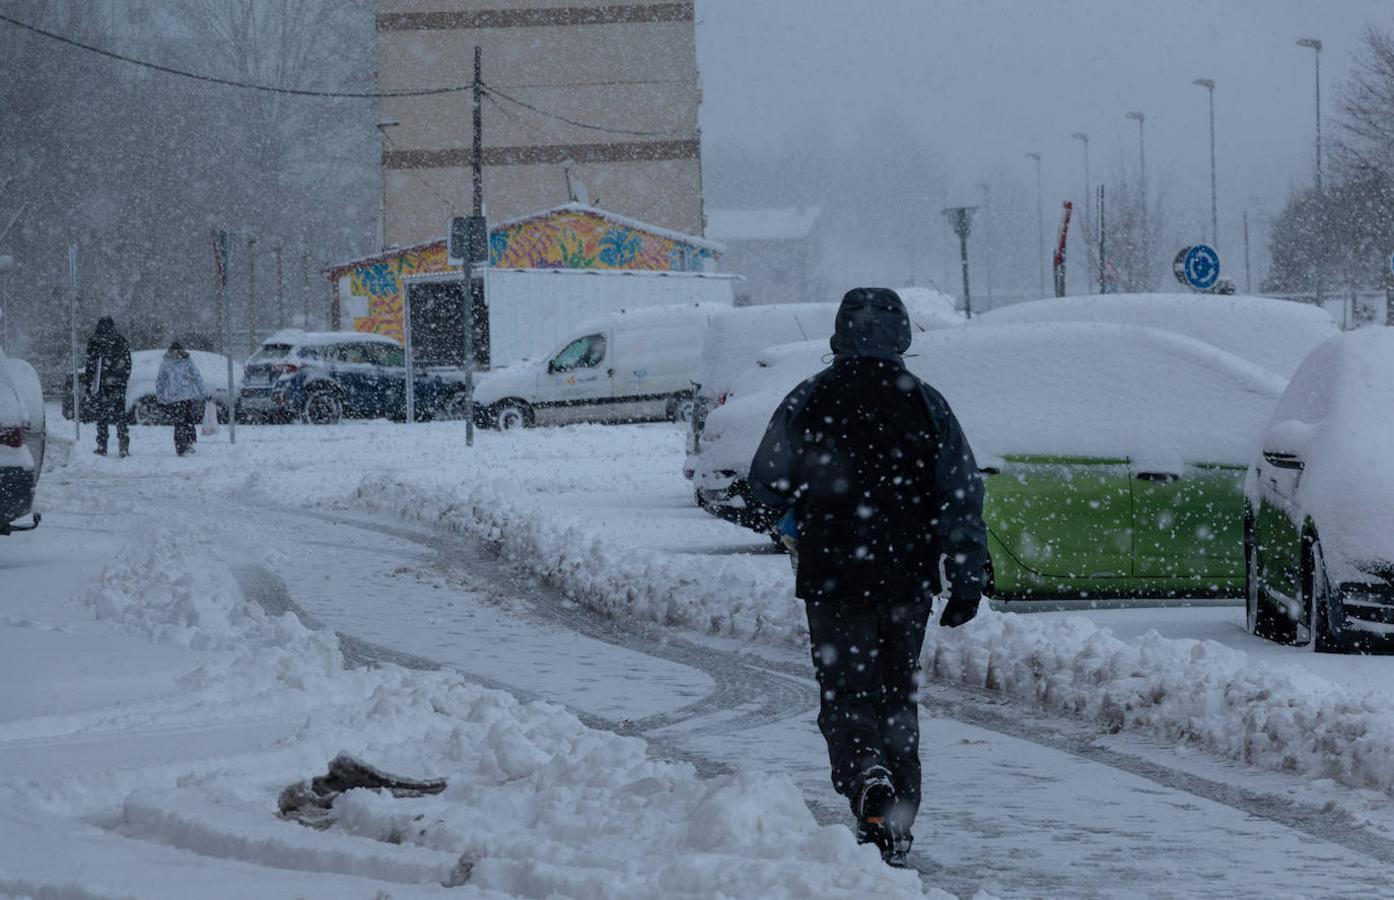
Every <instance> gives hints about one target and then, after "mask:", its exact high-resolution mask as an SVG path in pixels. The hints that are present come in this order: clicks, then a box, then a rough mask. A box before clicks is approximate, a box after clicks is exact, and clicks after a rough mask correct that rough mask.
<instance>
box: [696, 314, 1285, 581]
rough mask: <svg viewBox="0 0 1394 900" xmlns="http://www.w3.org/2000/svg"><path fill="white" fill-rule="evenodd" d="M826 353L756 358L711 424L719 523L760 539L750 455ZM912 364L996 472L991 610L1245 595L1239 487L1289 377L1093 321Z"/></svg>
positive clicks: (951, 343)
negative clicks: (1052, 600) (1092, 599)
mask: <svg viewBox="0 0 1394 900" xmlns="http://www.w3.org/2000/svg"><path fill="white" fill-rule="evenodd" d="M826 353H827V345H826V344H825V343H823V342H821V341H820V342H809V343H804V344H796V345H789V346H784V347H775V348H771V349H769V350H766V351H763V352H762V353H761V354H760V359H759V362H758V364H757V365H756V366H755V367H753V368H752V369H750V370H747V372H746V373H745V374H744V375H743V376H742V378H741V380H740V384H739V386H738V388H737V393H738V396H736V397H735V398H734V399H732V400H729V401H728V402H727V403H726V404H725V405H724V406H722V407H720V408H718V409H716V410H714V411H713V412H712V414H711V415H710V416H709V417H708V419H707V428H706V437H705V440H704V441H703V446H702V452H701V453H700V454H699V456H698V464H697V472H696V474H695V476H694V479H693V482H694V486H695V488H696V490H697V491H698V492H699V496H700V497H701V504H702V506H703V507H705V508H706V509H707V510H708V511H709V512H711V513H713V514H714V515H718V516H720V517H722V518H726V519H729V520H731V521H735V522H738V523H740V524H743V525H746V526H748V527H751V528H756V529H759V528H762V527H764V526H766V525H767V524H768V522H769V520H770V518H771V511H769V510H767V509H764V508H763V507H761V506H760V505H759V503H758V502H757V501H756V500H755V499H754V497H753V496H752V495H751V492H750V489H749V484H748V481H747V479H748V475H749V466H750V460H751V457H752V456H753V455H754V453H755V449H756V447H757V446H758V445H759V442H760V439H761V437H762V436H763V434H764V431H765V426H766V424H767V423H768V422H769V419H770V416H771V415H772V413H773V412H774V410H775V408H776V407H777V406H778V404H779V403H780V401H781V400H782V399H783V398H784V397H785V395H786V394H787V393H788V392H789V391H790V390H791V389H792V388H793V387H794V386H795V385H796V384H798V382H799V381H800V380H802V379H804V378H807V377H809V376H810V375H813V374H814V373H816V372H817V371H818V370H820V369H821V368H823V366H824V365H825V363H824V358H825V355H826ZM906 364H907V366H908V367H909V368H910V370H911V371H912V372H914V373H915V374H916V375H918V376H919V377H920V378H922V379H924V380H925V381H926V382H927V383H928V384H930V385H931V386H933V387H934V388H936V389H937V390H939V391H940V392H941V393H942V394H943V395H944V396H945V397H946V398H947V399H948V401H949V403H950V405H951V406H952V407H953V409H954V412H955V413H956V415H957V416H958V418H959V421H960V422H961V423H962V425H963V428H964V431H965V433H966V434H967V436H968V440H969V443H970V444H971V446H972V447H973V450H974V453H975V454H976V456H977V459H978V463H979V465H980V466H981V467H982V469H983V471H984V473H985V474H986V488H987V502H986V508H985V516H986V519H987V522H988V531H989V546H990V553H991V558H992V578H993V583H994V590H995V592H996V595H997V596H999V597H1003V598H1006V599H1018V598H1020V599H1030V598H1041V597H1061V596H1065V597H1077V596H1082V595H1089V596H1112V597H1118V596H1136V595H1144V596H1154V597H1155V596H1171V595H1175V596H1183V595H1185V596H1191V595H1224V596H1236V597H1237V596H1239V594H1240V592H1241V591H1242V589H1243V585H1244V559H1243V506H1244V498H1243V485H1244V476H1245V472H1246V470H1247V468H1248V464H1249V460H1251V459H1252V457H1253V454H1254V453H1255V452H1256V451H1257V448H1258V445H1259V441H1260V437H1261V435H1262V431H1263V426H1264V423H1265V422H1266V421H1267V420H1268V417H1269V415H1270V413H1271V412H1272V410H1273V408H1274V406H1275V404H1276V403H1277V401H1278V397H1279V396H1280V395H1281V394H1282V389H1283V385H1284V380H1283V379H1282V378H1280V377H1279V376H1277V375H1275V374H1273V373H1272V372H1269V371H1267V370H1266V369H1263V368H1262V367H1260V366H1257V365H1254V364H1253V363H1251V362H1249V361H1247V360H1244V359H1240V358H1239V357H1237V356H1235V355H1234V354H1231V353H1227V352H1225V351H1223V350H1220V349H1218V348H1217V347H1214V346H1212V345H1210V344H1205V343H1202V342H1200V341H1197V340H1194V339H1191V338H1188V337H1185V336H1183V335H1178V334H1175V333H1173V332H1168V331H1162V330H1160V329H1153V328H1140V327H1135V326H1127V325H1113V324H1106V323H1084V322H1062V323H1044V324H1033V325H1003V326H1000V327H996V328H959V329H952V330H942V331H936V332H928V333H921V334H916V335H915V337H914V343H913V344H912V346H911V348H910V355H907V357H906Z"/></svg>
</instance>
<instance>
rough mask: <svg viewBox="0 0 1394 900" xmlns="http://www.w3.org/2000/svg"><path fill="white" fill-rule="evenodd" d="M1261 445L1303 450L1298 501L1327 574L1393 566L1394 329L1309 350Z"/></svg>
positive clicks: (1336, 576) (1366, 331)
mask: <svg viewBox="0 0 1394 900" xmlns="http://www.w3.org/2000/svg"><path fill="white" fill-rule="evenodd" d="M1264 444H1265V449H1271V450H1278V451H1281V452H1285V453H1295V454H1297V455H1298V456H1299V457H1300V458H1301V459H1302V461H1303V464H1304V469H1303V472H1302V477H1301V479H1300V480H1299V481H1298V482H1297V505H1298V508H1299V512H1300V514H1301V516H1302V518H1306V517H1308V516H1310V517H1311V519H1312V521H1313V522H1314V523H1315V525H1316V528H1317V535H1318V537H1319V538H1320V539H1321V544H1322V551H1323V554H1324V556H1325V558H1326V563H1327V567H1328V570H1329V574H1330V576H1331V577H1332V579H1333V580H1335V581H1369V580H1372V579H1371V575H1372V574H1374V573H1375V572H1377V571H1379V570H1381V569H1383V570H1386V571H1388V570H1391V569H1394V565H1392V564H1394V475H1391V473H1392V472H1394V463H1391V460H1394V330H1391V329H1388V328H1383V327H1378V328H1362V329H1359V330H1357V331H1353V332H1349V333H1346V334H1341V335H1338V336H1337V337H1333V338H1331V339H1330V340H1329V341H1327V342H1326V343H1324V344H1322V345H1321V346H1320V347H1318V348H1317V349H1316V350H1314V351H1313V352H1312V354H1311V355H1310V356H1308V357H1307V359H1306V361H1305V362H1303V364H1302V367H1301V368H1300V369H1298V370H1297V374H1296V375H1294V376H1293V378H1292V382H1291V383H1290V384H1289V385H1288V389H1287V392H1286V393H1285V394H1284V395H1283V399H1282V400H1281V401H1280V402H1279V404H1278V408H1277V410H1275V412H1274V414H1273V421H1272V422H1271V423H1270V426H1269V431H1268V434H1267V437H1266V438H1265V440H1264ZM1362 573H1363V574H1362Z"/></svg>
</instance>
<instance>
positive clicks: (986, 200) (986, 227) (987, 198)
mask: <svg viewBox="0 0 1394 900" xmlns="http://www.w3.org/2000/svg"><path fill="white" fill-rule="evenodd" d="M978 190H980V191H982V192H983V239H984V240H985V241H986V242H987V266H986V267H985V268H986V270H987V308H988V309H992V308H993V307H995V306H996V305H997V299H996V298H995V297H994V296H993V295H992V257H993V256H994V254H995V253H996V252H997V251H996V249H995V244H994V242H993V239H992V226H993V224H994V220H993V218H992V188H991V187H989V186H988V183H987V182H986V181H980V182H978ZM913 265H914V257H913V256H912V257H911V268H912V273H911V274H912V276H913ZM910 281H911V283H912V284H913V283H914V278H913V277H912V278H911V279H910Z"/></svg>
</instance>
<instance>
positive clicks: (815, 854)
mask: <svg viewBox="0 0 1394 900" xmlns="http://www.w3.org/2000/svg"><path fill="white" fill-rule="evenodd" d="M573 535H574V533H573ZM142 544H145V545H146V546H147V549H132V550H131V551H129V552H128V553H126V554H125V555H123V556H122V557H121V558H119V559H117V560H116V561H115V562H114V563H113V564H112V565H111V566H109V567H108V569H107V571H106V572H105V573H104V574H103V576H102V578H101V582H100V584H99V585H98V586H97V587H96V588H95V589H94V590H93V591H91V592H90V593H89V595H88V596H87V597H86V598H85V602H86V604H87V605H88V606H89V608H90V609H91V610H92V611H93V613H94V614H95V615H96V616H98V617H99V618H101V619H103V620H107V621H110V622H111V623H113V624H114V625H116V626H118V627H120V628H123V629H125V630H127V631H128V632H130V633H132V634H134V635H137V636H139V637H141V638H144V639H147V640H150V641H155V642H160V643H172V644H176V645H178V646H180V647H191V648H197V649H200V650H201V651H203V653H204V654H205V655H206V659H207V662H206V664H205V665H203V666H201V667H200V668H199V669H197V670H196V671H194V672H192V673H190V674H189V675H188V676H186V677H185V678H183V679H181V680H180V681H179V683H178V685H177V689H176V690H175V691H174V693H172V694H170V695H168V696H165V697H163V698H159V699H157V700H154V701H151V700H144V701H141V702H137V703H132V704H126V705H121V704H118V705H117V706H118V708H117V709H116V710H114V711H112V712H110V713H104V714H103V715H102V716H100V717H89V718H87V719H83V718H82V717H70V718H69V719H68V720H66V725H67V731H66V735H67V737H68V738H69V739H70V740H72V739H74V738H75V737H76V736H78V735H81V736H83V737H86V738H89V739H90V738H93V737H96V738H98V739H99V740H100V738H101V736H102V735H103V734H105V735H107V736H108V737H110V738H112V739H113V740H114V742H115V745H116V746H117V748H118V749H116V750H111V749H110V748H109V746H97V747H94V750H93V752H94V754H95V755H94V759H93V763H94V764H93V765H92V766H91V767H90V768H89V769H88V770H87V771H84V772H82V773H80V774H77V775H72V776H68V777H66V778H64V779H60V780H58V781H51V782H47V783H44V782H38V781H32V780H23V779H21V780H18V781H16V780H14V779H10V778H0V805H3V807H4V808H5V810H6V811H7V812H6V815H5V816H0V894H3V893H7V892H18V893H26V894H31V893H36V894H40V895H46V894H49V893H52V894H54V895H61V896H68V895H70V894H71V895H74V896H79V895H81V896H86V895H88V894H92V895H96V894H100V895H101V896H116V895H120V894H123V893H125V894H129V895H132V896H141V897H156V896H159V897H163V896H179V895H180V891H181V889H183V890H187V885H184V886H183V887H182V888H181V883H180V882H179V881H178V880H177V879H176V880H173V881H171V880H167V878H166V875H165V874H163V873H162V871H161V869H160V868H159V867H155V868H152V867H151V865H150V864H148V863H146V862H143V861H142V856H144V855H148V854H149V853H151V852H153V851H152V850H150V849H149V848H164V849H173V850H177V851H185V852H186V853H188V854H197V856H187V857H186V865H187V860H194V859H199V858H202V865H200V867H199V868H200V870H201V871H202V872H203V873H205V874H204V876H203V877H207V878H210V879H213V880H216V881H218V883H220V884H222V883H224V882H227V883H231V884H234V885H238V884H241V885H243V892H242V895H243V896H267V895H269V894H271V893H276V892H278V889H277V888H276V885H278V884H284V883H285V882H284V881H282V880H281V879H284V878H286V877H288V876H287V875H286V873H302V874H303V873H322V874H323V875H325V876H329V875H334V876H355V877H358V878H366V879H373V880H376V881H380V882H388V883H392V884H399V885H422V886H429V885H441V884H445V885H458V884H464V885H465V893H464V894H463V896H482V895H488V896H499V895H500V894H502V895H508V896H527V897H548V896H569V897H607V898H608V897H614V898H636V900H637V898H649V897H655V896H665V897H666V896H671V897H720V896H732V897H735V896H746V897H749V896H760V897H809V896H828V897H861V896H865V895H866V893H867V892H871V893H874V894H878V895H881V896H919V895H921V887H920V883H919V877H918V875H917V874H916V873H913V872H905V871H897V870H892V869H889V868H887V867H886V866H885V865H884V864H883V863H882V862H881V860H880V857H879V855H878V854H877V853H876V851H875V849H874V848H872V847H866V846H858V845H857V844H856V843H855V841H854V839H853V837H852V834H851V832H850V831H849V830H848V829H846V828H845V827H842V826H820V825H818V824H817V823H816V822H815V820H814V819H813V816H812V814H811V813H810V812H809V810H808V808H807V807H806V806H805V804H804V801H803V798H802V795H801V794H800V792H799V790H798V788H797V786H796V785H795V784H794V782H793V781H792V779H790V778H788V777H785V776H770V775H760V774H752V773H743V774H738V775H732V776H725V777H720V778H716V779H709V780H708V779H702V778H699V777H697V775H696V773H695V771H694V770H693V768H692V767H691V765H689V764H687V763H671V762H664V761H660V760H656V759H653V758H651V757H650V756H649V755H648V753H647V747H646V744H645V743H644V742H643V741H642V740H639V739H637V738H632V737H622V736H619V735H616V734H612V733H610V732H604V731H597V730H594V729H590V728H588V727H586V726H584V725H583V724H582V723H581V722H579V721H578V720H577V719H576V718H574V717H573V716H572V715H570V714H569V713H567V712H566V711H565V710H563V709H561V708H560V707H556V706H553V705H550V704H543V703H521V702H519V701H517V700H515V699H513V698H512V697H511V696H510V695H508V694H506V693H503V692H500V691H495V690H489V689H485V688H482V687H479V686H477V685H474V684H471V683H468V682H467V681H466V680H465V679H464V678H462V677H460V676H458V675H456V674H453V673H450V672H414V671H408V670H404V669H401V668H398V667H395V666H383V667H381V668H375V669H370V670H354V671H346V670H344V669H343V667H342V657H341V656H340V655H339V651H338V647H337V640H336V639H335V638H334V637H333V635H331V634H327V633H324V632H317V631H311V630H309V629H306V628H304V627H303V626H302V625H301V624H300V623H299V622H298V621H297V620H296V619H295V617H294V616H293V615H291V614H285V615H281V616H278V617H272V616H267V615H266V614H265V613H264V612H260V611H259V610H258V608H257V607H255V606H254V605H252V604H249V603H248V602H247V601H246V600H245V599H244V598H243V597H241V595H240V593H239V592H238V591H237V588H236V580H235V578H234V576H233V574H232V572H231V571H230V570H229V569H228V568H227V567H226V566H225V565H223V564H222V563H220V562H219V561H218V560H217V559H216V557H215V556H214V555H213V551H212V550H211V549H210V548H208V547H207V546H204V545H202V544H201V543H200V542H199V541H198V537H197V534H189V533H182V532H181V533H177V534H176V533H172V532H171V533H164V534H157V535H154V536H147V537H144V538H142ZM629 577H635V573H634V572H630V573H629ZM654 577H662V573H654ZM286 715H294V718H293V719H292V720H291V721H292V722H296V723H298V724H294V725H290V727H289V730H288V731H287V732H285V733H284V736H283V737H281V738H279V739H278V740H274V741H270V742H266V743H262V744H260V745H258V744H257V742H255V741H252V742H248V741H246V740H245V739H244V740H242V741H239V742H231V743H225V744H224V745H223V746H222V748H221V750H220V751H218V752H213V753H211V754H209V753H207V752H202V753H197V752H196V753H194V755H193V758H189V759H176V760H175V761H165V762H159V763H156V762H151V761H150V758H151V757H152V756H159V755H160V754H159V753H155V754H151V753H149V750H151V749H153V748H154V747H156V746H158V747H160V749H161V751H162V752H168V751H170V749H171V748H170V746H169V745H170V743H171V742H173V744H174V745H175V746H174V748H173V749H174V750H176V751H177V749H178V745H179V743H180V742H181V741H183V742H186V743H188V744H189V745H190V746H193V745H194V744H196V743H197V742H196V741H190V739H189V738H188V737H187V736H182V737H181V736H180V732H179V731H178V730H176V729H174V728H173V727H172V726H174V725H175V724H181V725H183V726H185V728H186V729H187V728H188V727H190V726H193V725H195V724H196V723H197V724H199V725H201V726H203V728H204V729H206V728H207V727H208V726H209V724H210V723H212V722H215V721H226V720H230V719H238V720H239V721H240V722H242V723H243V724H244V725H248V727H250V725H249V723H251V722H253V721H260V722H265V721H266V720H267V719H268V717H271V718H273V719H274V718H275V717H277V716H280V717H282V718H283V719H284V717H285V716H286ZM239 717H240V718H239ZM16 724H17V725H18V726H19V727H18V729H14V728H10V729H4V730H3V731H4V733H3V734H0V739H9V740H13V739H14V738H15V737H16V735H17V734H18V733H21V732H27V733H28V734H30V735H31V736H32V735H35V734H39V735H42V736H46V737H51V736H54V735H56V734H58V733H59V731H60V729H59V727H58V723H56V722H50V723H49V726H50V727H49V728H47V729H34V728H32V727H29V728H26V727H25V726H26V725H31V724H32V723H16ZM283 727H285V726H283ZM142 740H145V741H148V742H150V746H149V747H148V748H146V751H145V752H141V750H140V748H139V747H136V748H134V749H130V748H127V752H129V754H130V755H129V756H127V757H126V758H122V757H121V756H120V755H119V754H120V752H121V750H120V747H121V745H122V744H130V743H132V742H134V743H137V744H139V742H140V741H142ZM105 743H107V744H108V745H109V744H110V743H111V742H105ZM341 751H347V752H349V753H352V754H353V755H355V756H357V757H359V758H360V759H365V760H371V761H372V762H374V763H375V764H378V765H381V766H383V767H384V768H386V769H388V770H391V771H397V772H402V773H410V774H412V775H417V776H422V777H441V778H445V779H446V780H447V781H448V782H449V786H448V788H447V789H446V790H445V792H444V793H442V794H439V795H437V796H428V797H417V798H409V797H403V798H397V797H392V796H389V795H383V794H378V793H376V792H373V791H367V790H353V791H349V792H347V793H345V794H344V795H342V796H341V797H340V799H339V800H338V801H336V803H335V806H334V810H333V812H334V819H335V821H334V824H333V825H332V826H331V827H330V828H329V829H328V830H326V831H322V832H321V831H315V830H311V829H307V828H304V827H302V826H300V825H298V824H295V823H291V822H285V821H281V820H278V819H277V818H276V817H275V816H274V810H275V809H276V800H277V795H278V793H279V791H280V790H281V789H282V788H283V787H285V786H286V785H288V784H290V783H293V782H296V781H299V780H302V779H305V778H307V777H310V776H312V775H315V774H319V773H320V772H322V771H323V768H324V765H325V763H326V762H327V761H328V760H329V759H330V758H331V757H333V756H334V755H336V754H337V753H339V752H341ZM112 766H117V767H119V768H120V769H121V772H120V774H114V770H113V769H111V768H109V767H112ZM23 810H32V813H30V814H28V815H29V817H30V818H34V819H36V820H41V821H43V822H44V823H45V827H49V826H51V825H52V817H54V816H58V815H62V816H64V817H71V818H72V820H73V824H72V826H71V827H72V828H73V829H74V830H75V832H82V833H83V834H84V835H86V838H85V840H86V841H87V844H88V845H90V844H92V843H93V841H95V840H96V838H94V837H93V836H92V829H91V828H90V825H89V824H80V823H79V821H78V820H79V819H81V820H83V821H84V822H86V823H92V822H96V823H99V824H101V825H102V828H103V830H104V831H105V832H106V834H107V835H108V836H109V839H112V840H124V841H126V842H127V844H126V846H127V848H128V852H133V855H132V856H130V857H129V860H130V861H129V863H128V864H123V865H116V866H111V867H106V868H103V869H102V870H101V873H100V880H99V882H94V884H99V886H100V890H99V891H98V890H97V889H96V887H94V886H93V885H92V884H87V883H86V882H85V881H84V880H83V879H82V878H78V877H77V876H75V875H73V873H72V871H71V870H69V869H68V868H67V867H64V866H61V865H58V864H57V863H56V861H55V859H54V856H55V855H54V854H47V853H45V854H40V855H39V856H38V857H37V858H36V857H35V856H34V855H33V854H24V853H23V851H22V850H21V849H20V848H22V847H23V846H25V841H24V840H21V839H20V836H19V835H18V834H14V835H11V834H9V831H10V830H11V829H16V828H23V827H24V826H23V825H22V823H23V821H24V819H25V815H12V814H14V813H16V811H23ZM11 837H13V838H14V839H13V840H11ZM105 839H106V838H104V839H103V840H105ZM89 849H91V848H90V847H89ZM85 852H86V851H85ZM92 852H94V853H95V852H97V851H96V850H95V849H92ZM227 863H241V864H251V866H250V867H248V866H240V867H239V866H228V865H226V864H227ZM210 866H212V867H215V869H210V868H209V867H210ZM219 866H221V868H216V867H219ZM215 870H216V871H215ZM278 873H280V874H278ZM94 877H95V876H94ZM75 879H76V880H75ZM83 891H87V894H84V893H83ZM65 892H67V893H65ZM489 892H497V893H489ZM185 895H187V894H185ZM341 895H342V894H341ZM936 896H940V897H947V896H948V895H946V894H942V893H938V892H936Z"/></svg>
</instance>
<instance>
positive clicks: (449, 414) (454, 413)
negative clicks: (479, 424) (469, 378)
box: [436, 391, 469, 420]
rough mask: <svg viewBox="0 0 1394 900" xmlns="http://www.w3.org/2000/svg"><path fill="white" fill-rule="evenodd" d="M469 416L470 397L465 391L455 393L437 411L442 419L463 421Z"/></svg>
mask: <svg viewBox="0 0 1394 900" xmlns="http://www.w3.org/2000/svg"><path fill="white" fill-rule="evenodd" d="M468 414H469V397H468V395H466V394H465V392H464V391H454V392H452V393H451V394H450V396H449V397H446V398H445V402H444V403H442V404H441V405H440V409H438V410H437V411H436V417H437V418H440V419H450V420H456V419H459V420H463V419H464V418H465V417H466V416H467V415H468Z"/></svg>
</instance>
